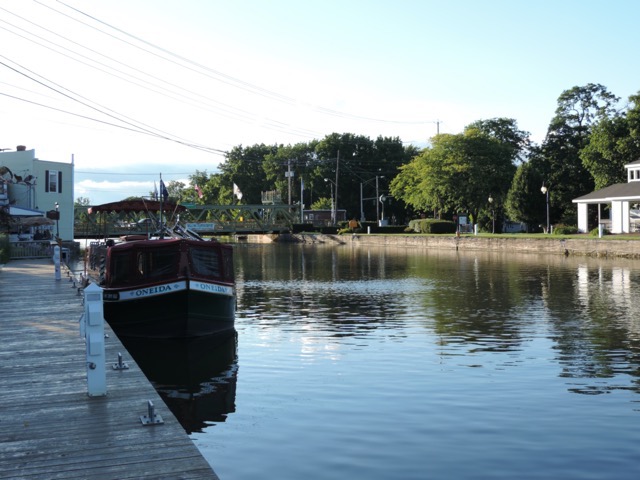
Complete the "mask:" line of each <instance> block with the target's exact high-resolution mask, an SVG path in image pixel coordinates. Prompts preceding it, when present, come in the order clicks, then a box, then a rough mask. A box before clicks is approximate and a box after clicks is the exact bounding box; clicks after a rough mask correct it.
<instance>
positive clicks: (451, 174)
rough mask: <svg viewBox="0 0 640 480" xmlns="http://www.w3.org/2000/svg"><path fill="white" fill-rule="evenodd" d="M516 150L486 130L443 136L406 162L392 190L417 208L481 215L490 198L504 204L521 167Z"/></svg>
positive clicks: (466, 131) (475, 129)
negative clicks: (517, 164)
mask: <svg viewBox="0 0 640 480" xmlns="http://www.w3.org/2000/svg"><path fill="white" fill-rule="evenodd" d="M513 159H514V150H513V148H512V146H511V145H510V144H509V143H506V142H504V141H501V140H499V139H498V138H496V137H495V136H492V135H490V134H489V133H487V132H484V131H482V130H481V129H478V128H474V127H470V128H467V129H465V131H464V133H462V134H458V135H445V134H443V135H437V136H436V137H434V138H433V139H432V146H431V147H430V148H427V149H425V150H424V151H423V152H422V154H420V155H418V156H417V157H416V158H415V159H414V160H413V161H412V162H411V164H409V166H406V167H403V168H402V169H401V172H400V174H399V175H398V176H397V177H396V178H395V179H394V180H393V181H392V183H391V192H392V193H393V195H394V196H396V197H398V198H401V199H402V200H404V201H405V202H406V203H407V204H409V205H412V206H413V207H414V208H416V209H420V210H431V209H433V210H434V211H436V212H440V211H444V212H448V213H450V214H452V213H455V212H461V211H466V212H469V213H471V215H472V216H473V218H474V219H475V220H477V219H478V215H479V213H480V212H482V211H484V212H486V211H487V210H488V209H489V206H488V198H489V196H491V197H492V198H493V199H494V200H495V203H494V205H498V206H500V205H502V204H503V201H504V198H505V196H506V193H507V191H508V189H509V186H510V185H511V180H512V178H513V174H514V172H515V168H516V167H515V165H514V162H513Z"/></svg>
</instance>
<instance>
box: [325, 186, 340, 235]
mask: <svg viewBox="0 0 640 480" xmlns="http://www.w3.org/2000/svg"><path fill="white" fill-rule="evenodd" d="M324 181H325V182H329V183H330V184H331V223H332V225H335V224H336V216H337V212H336V208H337V205H336V202H337V200H338V199H337V197H336V198H335V199H334V197H333V185H334V182H333V180H331V179H330V178H325V179H324ZM336 190H338V186H337V185H336Z"/></svg>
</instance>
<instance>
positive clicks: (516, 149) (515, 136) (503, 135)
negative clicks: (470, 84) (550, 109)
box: [465, 117, 531, 163]
mask: <svg viewBox="0 0 640 480" xmlns="http://www.w3.org/2000/svg"><path fill="white" fill-rule="evenodd" d="M472 129H475V130H479V131H480V132H482V133H485V134H486V135H489V136H490V137H493V138H495V139H496V140H498V141H499V142H501V143H502V144H504V145H505V146H507V147H509V148H510V149H511V157H512V159H513V162H516V163H521V162H522V161H524V160H525V158H526V156H527V153H528V152H529V149H530V148H531V140H530V139H529V137H530V136H531V134H530V133H529V132H527V131H524V130H520V129H518V122H517V121H516V120H515V119H513V118H504V117H502V118H492V119H489V120H478V121H476V122H473V123H472V124H470V125H468V126H467V127H465V130H472Z"/></svg>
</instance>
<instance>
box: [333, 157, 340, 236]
mask: <svg viewBox="0 0 640 480" xmlns="http://www.w3.org/2000/svg"><path fill="white" fill-rule="evenodd" d="M339 170H340V150H338V156H337V157H336V201H335V202H334V208H335V212H336V213H335V217H334V220H333V221H334V222H335V223H336V224H337V223H338V171H339Z"/></svg>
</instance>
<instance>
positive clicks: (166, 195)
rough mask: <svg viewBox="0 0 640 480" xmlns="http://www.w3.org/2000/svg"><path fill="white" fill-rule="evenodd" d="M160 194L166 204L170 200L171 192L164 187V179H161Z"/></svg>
mask: <svg viewBox="0 0 640 480" xmlns="http://www.w3.org/2000/svg"><path fill="white" fill-rule="evenodd" d="M160 194H161V195H162V198H163V199H164V201H165V202H166V201H167V200H168V198H169V190H167V187H165V186H164V182H163V181H162V179H160Z"/></svg>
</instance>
